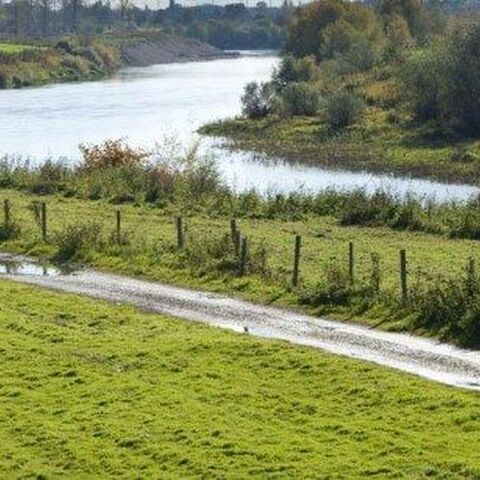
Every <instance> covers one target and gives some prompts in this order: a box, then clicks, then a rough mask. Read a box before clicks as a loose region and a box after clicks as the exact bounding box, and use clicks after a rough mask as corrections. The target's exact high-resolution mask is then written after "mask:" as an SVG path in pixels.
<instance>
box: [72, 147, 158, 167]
mask: <svg viewBox="0 0 480 480" xmlns="http://www.w3.org/2000/svg"><path fill="white" fill-rule="evenodd" d="M79 148H80V152H81V154H82V157H83V162H82V164H81V167H83V168H84V169H87V170H91V169H102V168H112V167H113V168H115V167H130V166H139V165H144V164H145V163H146V160H147V158H148V157H149V153H148V152H146V151H145V150H143V149H141V148H133V147H131V146H129V145H128V144H127V143H126V142H125V141H124V140H122V139H118V140H106V141H105V142H104V143H102V144H99V145H85V144H82V145H80V147H79Z"/></svg>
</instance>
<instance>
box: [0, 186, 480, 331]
mask: <svg viewBox="0 0 480 480" xmlns="http://www.w3.org/2000/svg"><path fill="white" fill-rule="evenodd" d="M7 198H8V199H9V200H10V202H11V213H10V215H11V218H12V219H13V220H14V221H15V223H16V225H17V226H18V227H19V228H20V229H21V233H20V234H19V235H18V236H15V237H14V238H11V239H6V240H5V241H4V242H3V243H1V249H2V250H3V251H11V252H17V253H27V254H31V255H36V256H43V257H45V258H50V259H52V258H53V259H55V258H56V259H59V260H68V261H79V262H81V263H88V264H90V265H93V266H96V267H98V268H101V269H105V270H110V271H114V272H120V273H123V274H127V275H131V276H138V277H142V278H148V279H153V280H159V281H165V282H170V283H174V284H178V285H185V286H192V287H197V288H203V289H207V290H213V291H217V292H224V293H230V294H234V295H237V296H240V297H243V298H247V299H251V300H254V301H258V302H262V303H269V304H270V303H273V304H277V305H280V306H289V307H299V306H302V307H303V308H305V309H307V310H308V311H310V312H313V313H318V314H328V315H331V316H335V317H338V318H342V319H353V320H355V321H360V322H364V323H368V324H370V325H376V324H379V323H382V325H383V328H387V329H391V330H416V331H419V332H423V333H427V334H432V333H435V332H436V334H439V333H440V334H441V330H438V329H437V330H435V329H429V328H426V329H422V327H421V326H419V325H417V324H415V322H414V321H412V318H413V317H414V315H413V314H412V312H411V311H410V310H409V309H408V308H402V307H401V305H400V276H399V251H400V250H401V249H403V248H404V249H406V250H407V256H408V270H409V286H410V288H411V289H412V292H414V291H416V290H421V288H422V287H423V283H424V282H426V281H427V279H428V280H431V281H433V280H434V279H435V278H436V277H437V276H440V275H441V276H443V277H445V278H448V279H451V280H452V281H455V280H458V279H459V278H461V277H463V274H464V271H465V266H466V265H467V262H468V261H469V259H472V258H473V259H476V260H477V262H478V261H480V251H479V249H478V245H477V243H478V242H476V241H474V240H461V239H450V238H447V237H445V236H440V235H429V234H425V233H417V232H409V231H395V230H392V229H389V228H385V227H371V228H365V227H358V226H353V227H344V226H341V225H339V224H338V221H337V220H336V219H334V218H332V217H329V216H320V217H319V216H313V215H310V216H308V215H305V216H304V217H302V218H301V219H299V220H296V221H295V220H285V219H283V220H281V219H273V220H270V219H256V218H243V219H241V220H239V223H238V225H239V228H240V229H241V232H242V235H244V236H245V237H247V238H248V239H249V245H250V248H249V250H250V252H249V253H250V265H249V266H248V269H247V275H245V276H243V277H239V276H238V274H237V268H238V267H237V266H238V260H237V257H236V255H235V252H234V249H233V242H230V240H229V232H230V222H229V219H228V217H217V218H215V217H212V216H209V215H202V214H201V213H195V214H192V215H190V216H185V237H186V247H185V248H184V249H180V250H179V249H178V248H177V246H176V245H177V232H176V228H175V217H176V216H177V215H178V214H179V212H178V211H177V210H175V207H172V206H171V207H168V208H165V209H162V208H158V207H155V206H152V205H148V204H125V205H120V206H117V205H112V204H111V203H110V202H107V201H103V200H99V201H91V200H82V199H76V198H65V197H63V196H59V195H56V196H55V195H52V196H46V197H45V196H34V195H29V194H25V193H21V192H18V191H4V192H2V195H1V198H0V201H3V200H4V199H7ZM39 201H45V202H46V204H47V212H48V214H47V217H48V239H47V242H44V241H43V240H42V236H41V229H40V226H39V223H38V218H37V217H36V213H35V211H36V210H35V208H33V209H32V205H35V202H39ZM117 210H120V212H121V215H122V225H121V238H120V241H118V239H117V237H116V211H117ZM295 235H302V242H303V246H302V257H301V285H300V287H299V288H292V286H291V278H292V269H293V251H294V238H295ZM349 242H353V243H354V247H355V272H354V273H355V283H356V284H357V285H359V290H358V292H357V293H356V295H355V296H354V298H351V299H350V300H349V299H343V297H341V298H337V297H336V296H335V295H336V291H335V290H334V289H335V288H338V289H339V290H341V289H342V288H343V289H345V288H348V285H345V281H346V280H345V275H346V271H347V270H348V259H349V255H348V252H349ZM65 256H67V257H68V258H67V259H66V258H65ZM372 256H373V257H375V258H377V259H378V283H379V286H380V292H378V295H377V296H375V298H374V299H371V301H367V302H365V301H364V297H368V298H369V295H370V294H369V293H368V292H365V291H364V290H363V289H364V286H365V285H367V286H368V285H370V283H371V282H372V276H373V272H372V269H373V260H372ZM432 279H433V280H432ZM319 284H320V285H322V287H319V286H318V285H319ZM325 284H327V285H325ZM330 287H331V289H332V290H331V292H330V290H328V288H330ZM324 288H327V293H326V295H327V298H323V300H322V301H318V302H316V303H315V302H314V301H309V300H311V299H312V298H313V299H315V298H316V297H315V295H317V292H323V289H324ZM365 288H366V287H365ZM328 292H330V293H328ZM328 294H330V295H331V298H330V297H328ZM427 294H428V292H426V293H425V295H427ZM412 295H413V293H412Z"/></svg>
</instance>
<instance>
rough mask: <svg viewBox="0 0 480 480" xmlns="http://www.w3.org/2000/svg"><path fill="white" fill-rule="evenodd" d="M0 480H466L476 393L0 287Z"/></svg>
mask: <svg viewBox="0 0 480 480" xmlns="http://www.w3.org/2000/svg"><path fill="white" fill-rule="evenodd" d="M0 297H1V298H2V302H1V303H0V351H1V356H2V361H1V362H0V372H1V379H2V382H1V385H0V402H1V403H0V405H1V408H0V421H1V424H2V428H1V429H0V445H1V446H0V469H1V471H2V477H3V478H43V479H51V478H67V477H68V478H105V479H106V478H112V479H113V478H115V479H120V478H125V479H132V478H138V479H140V478H145V479H147V478H172V479H173V478H182V479H185V478H209V479H210V478H212V479H214V478H218V479H220V478H223V479H226V478H229V479H230V478H232V479H233V478H237V479H240V478H246V477H247V476H248V477H253V478H272V479H273V478H276V479H278V478H319V479H320V478H321V479H327V478H330V479H334V478H335V479H340V478H345V479H354V478H379V479H380V478H382V479H384V478H408V479H413V478H438V479H447V478H448V479H478V478H479V477H480V454H479V453H478V451H477V449H476V445H478V443H479V442H480V418H479V415H478V412H479V409H480V396H479V395H478V394H476V393H469V392H463V391H461V390H456V389H453V388H449V387H445V386H441V385H437V384H433V383H430V382H427V381H424V380H421V379H418V378H415V377H413V376H409V375H405V374H402V373H398V372H394V371H390V370H388V369H384V368H380V367H377V366H374V365H373V364H369V363H363V362H357V361H354V360H350V359H345V358H341V357H336V356H332V355H327V354H325V353H322V352H321V351H316V350H313V349H308V348H301V347H295V346H290V345H288V344H285V343H282V342H276V341H261V340H255V339H253V338H250V337H248V336H244V335H240V334H234V333H230V332H224V331H221V330H218V329H214V328H209V327H205V326H201V325H195V324H189V323H187V322H182V321H179V320H173V319H168V318H165V317H162V316H158V315H151V314H143V313H140V312H138V311H137V310H135V309H133V308H130V307H121V306H110V305H107V304H105V303H102V302H98V301H93V300H87V299H83V298H80V297H76V296H67V295H61V294H56V293H49V292H46V291H42V290H39V289H34V288H31V287H25V286H19V285H16V284H13V283H9V282H5V281H1V282H0Z"/></svg>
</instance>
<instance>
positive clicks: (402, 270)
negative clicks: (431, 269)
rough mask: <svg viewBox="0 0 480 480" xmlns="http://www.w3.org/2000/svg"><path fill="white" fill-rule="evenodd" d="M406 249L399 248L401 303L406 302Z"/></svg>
mask: <svg viewBox="0 0 480 480" xmlns="http://www.w3.org/2000/svg"><path fill="white" fill-rule="evenodd" d="M407 274H408V272H407V251H406V250H400V284H401V289H402V305H404V306H405V305H406V304H407V302H408V283H407Z"/></svg>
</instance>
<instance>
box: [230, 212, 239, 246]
mask: <svg viewBox="0 0 480 480" xmlns="http://www.w3.org/2000/svg"><path fill="white" fill-rule="evenodd" d="M237 230H238V228H237V221H236V220H235V219H234V218H232V219H231V220H230V235H231V236H232V243H233V244H234V245H235V242H236V241H237Z"/></svg>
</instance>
